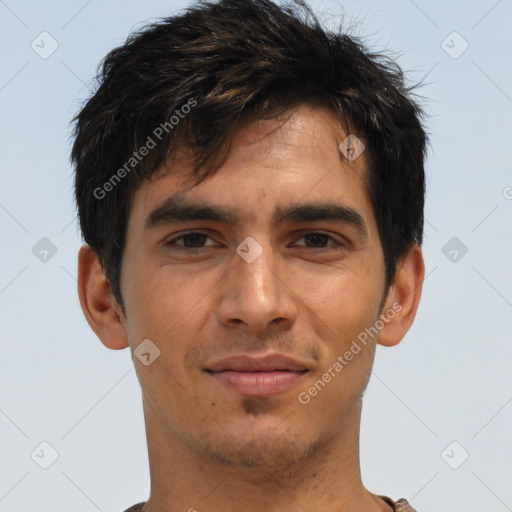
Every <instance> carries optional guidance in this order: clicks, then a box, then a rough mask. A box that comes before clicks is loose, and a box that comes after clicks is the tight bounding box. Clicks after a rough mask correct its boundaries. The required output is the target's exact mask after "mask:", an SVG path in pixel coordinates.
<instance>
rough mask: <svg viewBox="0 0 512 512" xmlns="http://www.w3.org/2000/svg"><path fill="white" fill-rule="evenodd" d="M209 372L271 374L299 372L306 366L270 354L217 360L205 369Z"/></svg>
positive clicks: (291, 359) (305, 368) (283, 356)
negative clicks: (273, 372) (272, 372)
mask: <svg viewBox="0 0 512 512" xmlns="http://www.w3.org/2000/svg"><path fill="white" fill-rule="evenodd" d="M205 369H206V370H207V371H211V372H223V371H229V370H231V371H237V372H258V371H260V372H265V371H266V372H271V371H276V370H288V371H294V372H300V371H304V370H307V369H308V367H307V365H306V364H304V363H302V362H301V361H299V360H297V359H293V358H291V357H289V356H285V355H284V354H270V355H266V356H260V357H251V356H248V355H238V356H230V357H226V358H224V359H219V360H218V361H215V362H214V363H212V364H210V365H208V366H207V367H206V368H205Z"/></svg>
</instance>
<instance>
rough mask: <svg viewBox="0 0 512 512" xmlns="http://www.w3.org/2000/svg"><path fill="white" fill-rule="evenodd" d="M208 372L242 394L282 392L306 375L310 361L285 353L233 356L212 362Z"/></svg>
mask: <svg viewBox="0 0 512 512" xmlns="http://www.w3.org/2000/svg"><path fill="white" fill-rule="evenodd" d="M205 371H206V373H207V374H208V375H209V376H211V377H212V378H214V379H215V380H216V381H217V382H219V383H220V384H221V385H223V386H224V387H225V388H228V389H229V390H231V391H234V392H236V393H238V394H242V395H246V396H271V395H275V394H278V393H282V392H284V391H286V390H288V389H290V388H291V387H293V386H294V385H296V384H297V383H298V382H299V381H300V380H302V379H303V377H304V375H305V374H306V373H307V372H308V371H309V368H308V365H307V364H305V363H304V362H302V361H299V360H296V359H293V358H291V357H288V356H285V355H283V354H271V355H267V356H264V357H250V356H247V355H240V356H231V357H227V358H225V359H221V360H219V361H215V362H214V363H212V364H210V365H208V366H207V367H206V368H205Z"/></svg>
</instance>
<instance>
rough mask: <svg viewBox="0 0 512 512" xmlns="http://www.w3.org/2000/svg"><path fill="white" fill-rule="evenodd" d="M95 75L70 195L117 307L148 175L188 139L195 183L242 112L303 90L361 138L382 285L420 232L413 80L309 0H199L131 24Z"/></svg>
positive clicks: (282, 105)
mask: <svg viewBox="0 0 512 512" xmlns="http://www.w3.org/2000/svg"><path fill="white" fill-rule="evenodd" d="M96 80H97V85H98V86H97V89H96V92H95V93H94V95H93V96H92V97H91V98H90V99H89V100H88V101H87V103H86V104H85V106H84V107H83V108H82V110H81V111H80V112H79V113H78V114H77V115H76V116H75V118H74V119H73V121H74V122H75V131H74V135H75V141H74V145H73V149H72V153H71V159H72V162H73V164H74V165H75V167H76V180H75V196H76V201H77V205H78V215H79V219H80V227H81V230H82V233H83V237H84V239H85V241H86V243H87V244H89V245H90V246H91V247H92V249H93V250H94V251H95V252H96V253H97V255H98V257H99V260H100V262H101V265H102V267H103V270H104V272H105V275H106V277H107V279H108V281H109V283H110V285H111V288H112V292H113V294H114V296H115V297H116V300H117V301H118V302H119V304H120V305H121V307H123V302H122V298H121V290H120V272H121V261H122V256H123V249H124V245H125V239H126V229H127V220H128V217H129V212H130V208H131V204H132V199H133V195H134V193H135V191H136V189H137V188H138V186H139V185H140V184H141V182H142V180H144V179H150V178H151V175H152V173H153V172H154V171H155V170H156V169H157V168H158V167H159V166H160V165H161V164H163V163H164V162H165V160H166V158H167V156H168V155H169V154H170V153H171V152H172V151H173V150H175V149H176V148H177V147H181V146H180V144H182V145H184V146H187V148H190V149H191V150H192V151H193V157H194V164H195V171H194V176H195V178H196V179H197V183H200V182H201V181H202V180H203V179H204V178H206V177H207V176H209V175H211V174H212V173H214V172H215V167H214V166H213V165H212V164H211V162H212V160H214V159H215V158H216V156H217V155H219V154H220V153H221V149H222V148H223V147H225V146H224V144H226V143H229V142H230V141H231V137H232V135H233V133H234V131H235V129H236V127H237V126H239V123H240V122H241V121H242V120H243V119H244V120H247V119H256V118H257V117H260V118H262V117H265V116H267V117H269V116H270V115H271V114H274V115H275V114H276V113H277V115H278V114H279V113H280V112H288V111H290V110H291V109H292V107H294V106H296V105H297V104H301V103H317V104H318V103H322V104H325V105H327V106H329V107H330V108H331V109H333V110H334V111H335V112H336V114H337V115H338V118H339V119H340V122H341V123H344V124H345V126H348V127H350V130H351V133H355V134H357V136H358V137H361V138H362V140H364V144H365V146H366V148H367V153H366V154H367V155H369V157H370V159H369V160H370V168H369V169H368V185H367V186H368V192H369V196H370V199H371V202H372V206H373V210H374V214H375V218H376V221H377V226H378V230H379V235H380V239H381V244H382V249H383V254H384V260H385V267H386V290H387V289H388V287H389V285H390V284H391V283H392V280H393V278H394V275H395V272H396V265H397V263H398V262H399V261H400V260H401V258H403V257H404V256H405V255H406V254H407V252H408V250H409V249H410V248H411V247H412V244H413V243H414V242H416V243H418V244H420V245H421V243H422V238H423V207H424V197H425V178H424V170H423V161H424V157H425V148H426V142H427V137H426V134H425V131H424V129H423V127H422V124H421V121H420V120H421V118H422V117H423V115H424V114H423V111H422V109H421V108H420V107H419V105H418V103H416V102H415V101H414V100H413V99H412V93H411V91H412V89H413V87H412V86H410V87H408V86H406V85H405V81H404V76H403V72H402V70H401V68H400V67H399V66H398V65H397V64H396V63H395V62H394V61H393V60H392V59H391V58H390V57H388V56H385V55H382V54H379V53H371V52H370V51H368V50H367V49H366V48H365V46H364V45H363V44H362V43H361V41H360V40H359V39H356V38H353V37H349V36H348V35H346V34H344V33H342V32H341V30H339V31H338V32H333V31H331V30H327V29H324V28H323V27H322V26H321V25H320V23H319V21H318V20H317V18H316V17H315V15H314V14H313V12H312V11H311V9H310V8H309V7H308V6H307V4H306V3H305V2H303V1H302V0H294V1H293V3H292V4H287V5H285V6H278V5H276V4H275V3H273V2H272V1H270V0H221V1H219V2H210V1H204V2H198V3H196V4H194V5H192V6H190V7H188V8H187V9H185V10H184V12H183V13H180V14H179V15H176V16H173V17H169V18H163V19H161V20H159V21H158V22H156V23H153V24H150V25H148V26H146V27H144V28H143V29H141V30H139V31H137V32H135V33H132V34H131V35H130V36H129V37H128V39H127V40H126V42H125V44H123V45H122V46H120V47H118V48H115V49H114V50H112V51H111V52H110V53H109V54H108V55H107V56H106V57H105V59H104V60H103V62H102V64H101V65H100V68H99V73H98V76H97V77H96ZM185 105H187V107H185ZM181 114H184V115H181ZM173 116H174V118H175V119H177V120H178V122H177V123H176V122H174V121H173ZM158 129H159V130H158ZM142 148H145V149H146V150H145V151H144V152H143V151H142ZM142 153H144V155H145V156H144V157H142V156H141V155H142ZM226 154H227V153H226ZM212 157H215V158H212ZM123 169H124V170H123ZM121 181H122V183H120V182H121ZM119 183H120V184H119ZM123 311H124V309H123Z"/></svg>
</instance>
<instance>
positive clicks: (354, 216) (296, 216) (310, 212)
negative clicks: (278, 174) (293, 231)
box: [145, 196, 368, 238]
mask: <svg viewBox="0 0 512 512" xmlns="http://www.w3.org/2000/svg"><path fill="white" fill-rule="evenodd" d="M238 219H239V217H238V214H237V213H236V212H235V210H232V209H230V208H227V207H225V206H220V205H214V204H203V203H191V202H188V201H185V200H183V199H181V198H178V197H176V196H174V197H169V198H167V199H166V200H165V201H164V202H163V203H162V204H160V205H159V206H157V207H156V208H155V209H154V210H153V211H151V212H150V213H149V215H148V216H147V217H146V221H145V229H146V230H153V229H156V228H157V227H159V226H162V225H164V224H167V223H170V222H179V221H190V220H209V221H215V222H221V223H223V224H228V225H234V224H236V223H237V221H238ZM272 220H273V224H274V225H277V224H280V223H285V222H288V223H293V224H301V223H307V222H314V221H317V220H339V221H342V222H344V223H346V224H348V225H350V226H352V227H353V228H355V229H356V230H357V231H358V232H359V233H360V234H361V235H362V236H363V237H365V238H366V237H367V236H368V230H367V228H366V224H365V221H364V219H363V216H362V215H361V214H360V213H359V212H358V211H357V210H355V209H353V208H351V207H349V206H346V205H344V204H341V203H340V202H337V201H328V202H313V203H305V204H291V205H287V206H278V207H277V208H276V210H275V212H274V215H273V219H272Z"/></svg>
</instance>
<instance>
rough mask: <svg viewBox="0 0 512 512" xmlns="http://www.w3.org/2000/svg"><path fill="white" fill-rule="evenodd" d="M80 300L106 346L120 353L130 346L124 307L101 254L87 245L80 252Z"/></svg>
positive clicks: (86, 314) (90, 322) (95, 330)
mask: <svg viewBox="0 0 512 512" xmlns="http://www.w3.org/2000/svg"><path fill="white" fill-rule="evenodd" d="M78 297H79V299H80V306H81V307H82V311H83V313H84V315H85V318H86V319H87V322H88V323H89V325H90V327H91V329H92V330H93V331H94V332H95V333H96V335H97V336H98V338H99V339H100V340H101V342H102V343H103V344H104V345H105V346H106V347H108V348H110V349H113V350H119V349H122V348H126V347H128V346H129V343H128V337H127V335H126V328H125V319H124V317H123V314H122V312H121V308H120V307H119V305H118V303H117V301H116V299H115V297H114V295H113V294H112V290H111V287H110V284H109V282H108V280H107V278H106V277H105V274H104V272H103V269H102V267H101V263H100V261H99V258H98V256H97V254H96V253H95V252H94V251H93V250H92V248H91V247H90V246H89V245H87V244H86V245H83V246H82V247H81V248H80V251H79V253H78Z"/></svg>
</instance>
